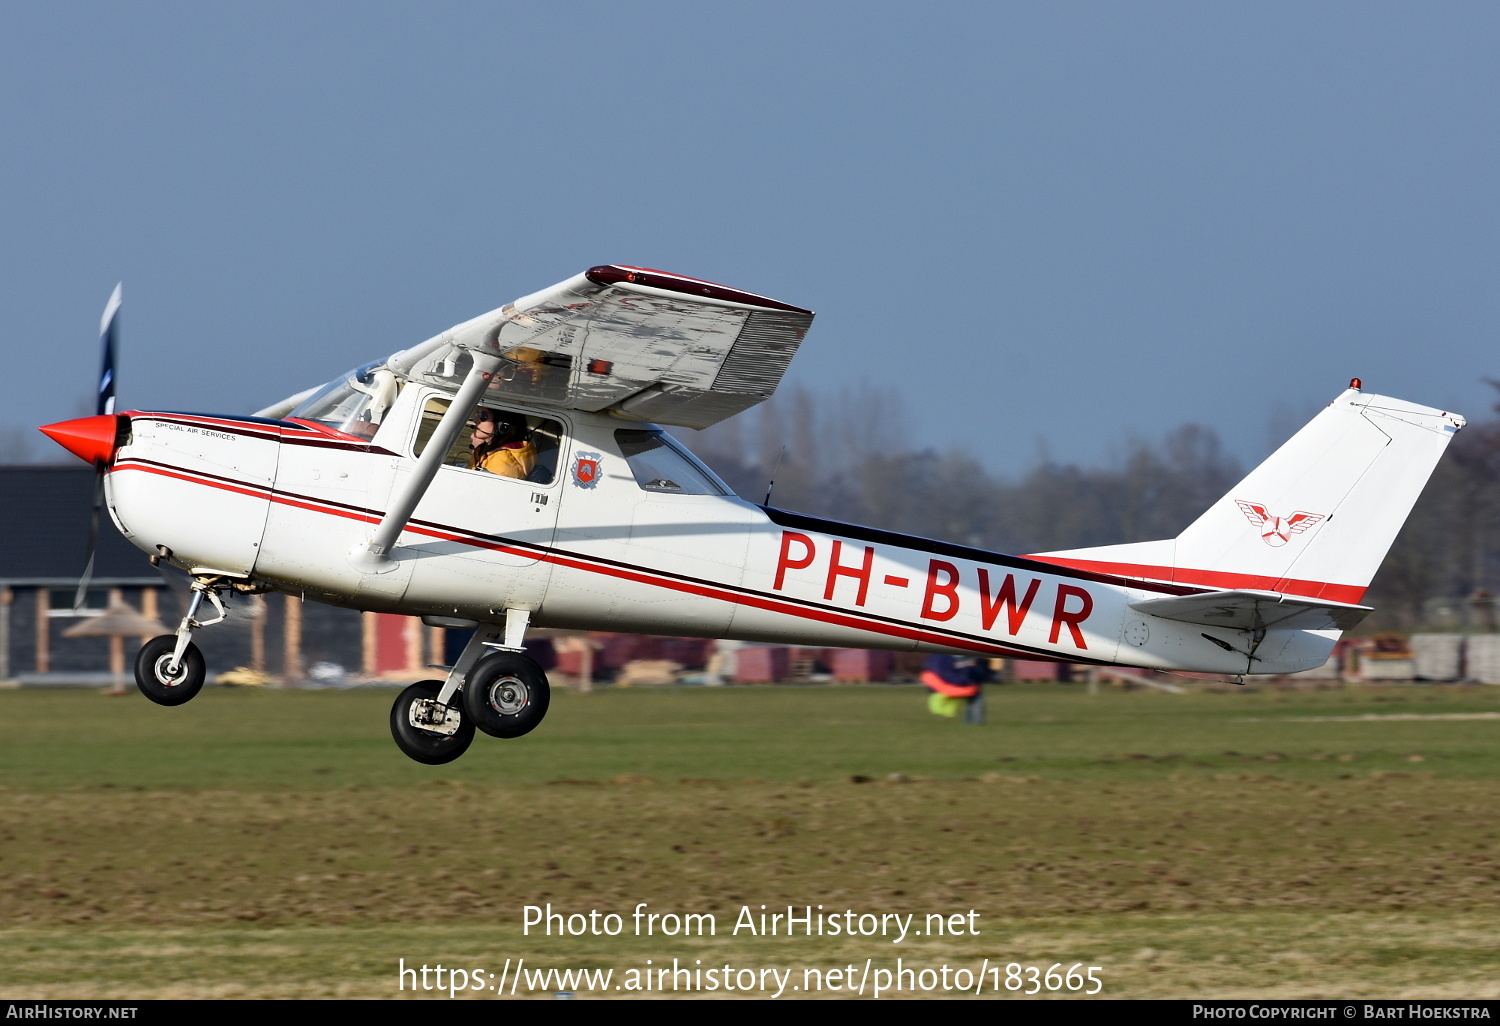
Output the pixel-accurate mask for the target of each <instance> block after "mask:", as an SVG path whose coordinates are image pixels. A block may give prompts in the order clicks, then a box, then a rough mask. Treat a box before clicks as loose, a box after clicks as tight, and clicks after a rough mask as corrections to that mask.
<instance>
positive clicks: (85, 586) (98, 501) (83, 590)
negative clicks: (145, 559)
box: [73, 461, 104, 612]
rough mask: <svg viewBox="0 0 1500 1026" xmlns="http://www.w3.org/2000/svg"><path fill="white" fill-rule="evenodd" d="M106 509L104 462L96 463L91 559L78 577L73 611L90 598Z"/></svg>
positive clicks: (90, 519) (90, 531)
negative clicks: (90, 588)
mask: <svg viewBox="0 0 1500 1026" xmlns="http://www.w3.org/2000/svg"><path fill="white" fill-rule="evenodd" d="M103 509H104V463H103V461H100V462H97V463H95V464H94V509H93V512H92V513H91V514H90V515H89V549H88V552H89V560H88V562H87V563H85V564H84V566H83V576H82V577H80V578H79V579H78V591H77V592H76V593H75V594H74V595H73V611H74V612H77V611H78V610H80V609H82V608H83V602H84V600H85V599H86V598H88V592H89V582H90V581H92V580H93V579H94V553H95V552H96V551H97V549H98V546H99V513H100V511H102V510H103Z"/></svg>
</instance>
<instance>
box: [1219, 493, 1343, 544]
mask: <svg viewBox="0 0 1500 1026" xmlns="http://www.w3.org/2000/svg"><path fill="white" fill-rule="evenodd" d="M1234 502H1235V505H1237V506H1239V508H1240V511H1241V512H1243V513H1244V514H1245V519H1246V520H1248V521H1250V523H1252V524H1254V525H1255V526H1256V527H1258V528H1260V539H1261V541H1263V542H1265V543H1266V544H1267V545H1269V546H1271V547H1272V548H1280V547H1281V546H1283V545H1285V544H1286V543H1287V542H1289V541H1291V539H1292V535H1294V534H1301V533H1302V532H1303V531H1306V530H1307V529H1308V528H1309V527H1312V526H1313V525H1314V524H1316V523H1317V522H1318V521H1320V520H1326V519H1327V517H1325V516H1324V515H1323V514H1322V513H1304V512H1303V511H1302V510H1298V511H1297V512H1295V513H1293V514H1292V515H1291V516H1289V517H1274V516H1272V515H1271V511H1270V510H1268V509H1266V507H1264V506H1262V505H1261V504H1260V503H1258V502H1246V501H1245V500H1244V499H1235V500H1234Z"/></svg>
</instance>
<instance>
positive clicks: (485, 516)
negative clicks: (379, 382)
mask: <svg viewBox="0 0 1500 1026" xmlns="http://www.w3.org/2000/svg"><path fill="white" fill-rule="evenodd" d="M448 403H449V399H448V398H447V397H446V396H444V395H441V394H434V395H431V396H429V397H427V398H426V399H425V400H424V402H423V404H422V407H421V411H420V414H419V417H418V423H417V425H416V429H415V431H414V432H413V434H412V444H411V450H410V453H409V455H410V456H412V457H414V458H413V459H411V460H402V461H401V466H400V467H399V468H398V469H397V471H396V474H397V476H398V478H399V477H400V476H401V475H404V474H410V473H411V472H412V470H413V469H414V468H415V465H416V463H415V457H417V456H420V455H421V453H422V450H423V449H424V448H425V446H426V441H427V439H428V438H429V437H431V435H432V432H433V429H434V428H435V427H436V426H437V422H438V421H439V420H441V419H442V416H443V414H444V413H446V412H447V409H448ZM491 410H493V412H494V413H496V414H499V415H503V417H504V418H506V422H507V423H510V424H514V425H516V437H515V440H514V441H512V442H510V443H509V444H508V445H505V446H500V447H497V448H495V449H493V450H490V451H489V452H488V453H487V452H486V451H485V447H484V446H483V445H482V444H481V447H480V451H479V452H478V453H476V451H475V443H474V439H475V437H476V435H475V428H476V426H477V423H476V420H477V419H481V418H483V417H484V416H485V415H486V411H491ZM476 420H471V422H470V424H469V426H468V429H466V430H465V431H464V432H463V433H462V434H461V435H460V436H459V439H458V441H457V442H455V443H454V446H453V448H452V449H451V450H450V451H449V454H448V457H447V460H446V461H445V465H444V466H442V467H440V468H439V469H438V472H437V476H436V477H434V478H433V480H432V485H431V486H430V487H429V488H428V489H427V493H426V495H424V496H423V498H422V501H421V503H420V504H419V505H418V506H417V510H416V513H415V515H414V516H413V517H412V519H411V522H410V523H409V525H408V526H407V529H406V533H405V540H404V541H403V542H402V543H401V545H402V547H403V548H408V549H414V550H416V551H417V552H419V553H420V552H423V551H425V552H429V553H431V554H434V555H456V556H467V557H472V558H479V559H483V560H484V561H485V562H488V563H499V564H501V565H505V566H527V565H529V564H532V563H535V562H537V561H538V560H540V559H541V557H542V554H543V552H544V550H546V549H547V548H549V547H550V546H551V544H552V538H553V533H554V532H555V530H556V527H557V504H558V497H559V491H560V489H559V482H558V476H559V475H558V471H557V461H558V453H559V450H560V447H561V445H562V443H563V440H564V436H565V434H566V427H565V425H564V424H563V422H562V421H560V420H558V419H556V418H555V417H551V416H540V415H536V414H528V413H526V412H524V411H522V410H518V409H504V410H500V409H497V408H492V407H489V406H488V405H486V406H481V407H480V410H479V411H477V412H476ZM486 456H488V457H489V458H485V457H486ZM480 465H483V466H488V467H491V468H494V471H495V472H492V471H491V470H485V469H479V466H480Z"/></svg>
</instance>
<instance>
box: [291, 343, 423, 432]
mask: <svg viewBox="0 0 1500 1026" xmlns="http://www.w3.org/2000/svg"><path fill="white" fill-rule="evenodd" d="M401 384H402V383H401V381H400V380H399V379H398V378H397V377H396V375H394V374H392V373H391V372H390V371H389V370H386V367H385V361H383V360H380V361H376V362H375V363H367V364H365V365H364V366H363V367H356V368H355V369H354V370H352V371H350V372H349V373H348V374H345V375H343V376H342V377H338V378H335V379H334V380H332V381H330V382H329V383H328V384H326V385H324V386H323V387H322V388H320V389H318V391H317V392H315V393H314V394H313V396H312V398H311V399H308V400H307V401H306V402H304V403H303V404H302V405H301V406H298V407H297V408H296V409H295V410H293V411H292V412H291V413H289V414H287V418H288V419H289V420H292V419H295V420H308V421H312V422H313V423H316V424H322V425H324V426H325V427H330V428H333V429H334V430H335V431H342V432H343V433H344V434H346V435H353V436H355V437H356V438H363V439H370V438H374V437H375V432H376V431H378V430H380V423H381V421H383V420H384V419H385V415H386V414H387V413H389V412H390V409H391V404H392V403H394V402H395V401H396V396H397V395H399V394H400V392H401Z"/></svg>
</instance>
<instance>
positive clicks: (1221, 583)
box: [1026, 556, 1365, 605]
mask: <svg viewBox="0 0 1500 1026" xmlns="http://www.w3.org/2000/svg"><path fill="white" fill-rule="evenodd" d="M1026 558H1027V559H1035V560H1040V561H1041V562H1043V563H1052V564H1053V565H1055V566H1066V567H1072V568H1073V569H1074V570H1090V571H1093V572H1094V573H1104V574H1117V575H1119V576H1121V577H1144V578H1147V579H1149V580H1155V581H1172V582H1173V583H1176V584H1202V585H1206V586H1208V587H1210V588H1254V589H1256V590H1258V591H1278V592H1281V593H1282V594H1284V595H1301V596H1302V597H1303V598H1314V599H1327V600H1328V601H1330V602H1348V603H1349V604H1350V605H1358V604H1359V600H1360V599H1361V598H1363V597H1364V594H1365V589H1364V587H1363V586H1361V585H1358V584H1330V583H1328V582H1327V581H1299V580H1296V579H1294V578H1289V577H1267V576H1263V575H1260V574H1236V573H1231V572H1230V571H1228V570H1193V569H1190V568H1187V567H1171V566H1146V565H1143V564H1141V563H1111V562H1108V561H1106V560H1099V559H1063V558H1061V557H1058V556H1027V557H1026Z"/></svg>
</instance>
